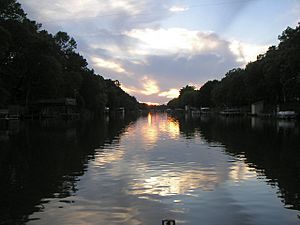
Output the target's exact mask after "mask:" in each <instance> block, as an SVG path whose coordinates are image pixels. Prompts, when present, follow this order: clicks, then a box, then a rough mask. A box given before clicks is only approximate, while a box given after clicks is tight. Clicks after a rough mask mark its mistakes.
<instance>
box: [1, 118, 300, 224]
mask: <svg viewBox="0 0 300 225" xmlns="http://www.w3.org/2000/svg"><path fill="white" fill-rule="evenodd" d="M287 123H288V124H287ZM287 123H284V122H283V121H271V120H260V119H258V118H256V119H250V118H248V119H245V118H234V119H232V118H224V117H220V118H219V117H215V118H213V117H199V118H190V117H187V118H185V116H183V117H175V116H168V115H167V114H148V115H147V116H145V117H140V118H139V119H138V120H136V121H135V120H132V119H130V118H128V119H127V118H126V117H125V118H123V119H121V120H118V119H109V120H101V121H91V122H86V123H74V124H73V123H63V122H55V121H52V122H51V121H46V122H44V123H42V124H40V123H33V124H32V123H30V124H27V125H22V126H23V127H22V128H21V129H20V131H19V132H17V133H14V135H9V138H8V139H3V140H1V146H0V148H1V151H0V154H1V155H0V156H1V157H0V166H1V167H0V168H1V172H0V175H1V181H0V182H1V183H0V184H1V186H0V191H1V194H2V195H1V196H2V197H1V201H0V207H1V212H0V224H29V225H34V224H37V225H41V224H45V225H52V224H91V225H92V224H93V225H95V224H99V225H102V224H105V225H107V224H108V225H110V224H111V225H112V224H114V225H117V224H128V225H139V224H141V225H142V224H147V225H152V224H153V225H155V224H160V223H161V220H162V219H164V218H173V219H176V221H177V222H178V223H179V224H189V225H190V224H192V225H193V224H195V225H196V224H197V225H198V224H239V225H240V224H247V225H250V224H251V225H254V224H268V225H270V224H288V225H289V224H298V223H299V219H298V218H297V215H298V214H299V210H300V204H299V202H300V201H299V194H300V193H299V190H300V186H299V185H300V181H299V180H300V179H299V174H300V173H299V171H300V168H299V163H298V162H299V159H300V158H299V151H298V150H299V149H300V143H299V142H300V139H299V126H298V124H297V123H293V124H292V123H290V122H287ZM290 209H294V210H290ZM199 221H200V222H201V223H200V222H199Z"/></svg>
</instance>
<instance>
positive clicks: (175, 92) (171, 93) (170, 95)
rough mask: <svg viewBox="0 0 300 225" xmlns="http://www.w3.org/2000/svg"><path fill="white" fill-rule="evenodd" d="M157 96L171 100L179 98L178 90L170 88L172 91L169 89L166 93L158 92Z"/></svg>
mask: <svg viewBox="0 0 300 225" xmlns="http://www.w3.org/2000/svg"><path fill="white" fill-rule="evenodd" d="M158 96H161V97H166V98H171V99H172V98H177V97H178V96H179V90H178V89H175V88H172V89H169V90H168V91H163V92H160V93H159V94H158Z"/></svg>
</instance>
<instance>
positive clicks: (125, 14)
mask: <svg viewBox="0 0 300 225" xmlns="http://www.w3.org/2000/svg"><path fill="white" fill-rule="evenodd" d="M20 2H21V3H22V4H23V5H24V8H25V10H26V11H27V12H28V14H29V17H30V18H32V19H35V20H37V21H39V22H42V23H43V24H44V27H45V28H46V29H48V30H50V31H51V32H53V33H56V32H57V31H58V30H64V31H67V32H68V33H69V34H70V35H71V36H73V37H74V38H75V39H76V40H77V43H78V50H79V52H80V53H81V54H83V56H84V57H85V58H87V60H88V62H89V65H90V67H91V68H94V69H95V71H96V72H97V73H99V74H100V75H103V76H104V77H105V78H111V79H118V80H120V81H121V83H122V84H123V85H124V86H125V87H127V88H128V91H130V93H131V94H133V95H135V96H137V98H138V100H140V101H144V102H160V103H163V102H166V101H168V99H167V98H165V97H162V96H158V94H159V93H160V92H163V91H168V90H169V89H172V88H177V89H178V88H180V87H182V86H184V85H186V84H188V83H194V84H199V85H200V84H203V83H205V82H206V81H207V80H209V79H216V78H220V77H222V76H223V75H224V73H225V72H226V71H228V70H229V69H231V68H233V67H238V66H241V63H238V62H237V55H236V54H234V53H233V51H232V49H230V42H229V41H227V40H223V39H222V38H220V37H219V36H218V35H216V34H214V33H205V32H200V31H192V30H187V29H184V28H182V29H175V28H174V29H168V28H165V29H162V25H161V24H160V23H161V21H162V20H163V19H165V18H168V17H170V16H171V12H170V11H169V10H168V9H169V8H170V7H171V6H172V5H173V1H172V0H167V1H164V3H163V4H162V2H161V1H158V0H145V1H140V0H116V1H113V2H114V3H115V5H114V4H113V3H112V2H110V1H108V2H106V1H100V0H86V1H79V0H74V2H72V5H69V4H67V3H66V2H65V1H63V0H52V1H46V0H45V1H36V0H26V1H25V0H21V1H20ZM105 7H106V8H105ZM237 9H241V8H233V10H237ZM232 17H233V16H231V18H232ZM229 20H230V18H229V17H228V21H229ZM228 23H229V22H228ZM152 36H153V37H154V38H153V37H152ZM149 37H152V38H149ZM176 38H177V39H178V40H176ZM165 45H167V47H166V48H164V47H165ZM169 45H170V46H169ZM145 82H146V84H145ZM147 82H148V83H147ZM147 85H148V86H147ZM151 85H152V86H151ZM147 88H148V89H149V90H146V89H147ZM151 88H153V90H154V92H156V93H152V92H151V90H150V89H151ZM156 88H157V89H158V90H159V91H158V92H157V91H156ZM148 92H149V94H148ZM145 93H147V94H145Z"/></svg>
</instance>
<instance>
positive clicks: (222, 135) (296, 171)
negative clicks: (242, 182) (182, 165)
mask: <svg viewBox="0 0 300 225" xmlns="http://www.w3.org/2000/svg"><path fill="white" fill-rule="evenodd" d="M178 119H179V120H180V131H181V133H182V134H183V135H184V136H185V137H187V138H191V137H195V135H197V134H198V135H201V137H202V138H204V139H205V140H206V141H207V142H209V143H210V142H218V143H222V144H223V145H224V146H225V150H226V152H227V153H229V154H233V155H238V156H240V155H244V156H245V158H246V163H247V164H248V165H249V166H250V167H254V168H255V169H256V171H263V174H264V175H265V176H266V177H267V179H269V183H270V184H271V185H277V186H278V187H279V189H280V193H279V195H280V196H279V197H280V198H282V201H283V202H284V204H285V207H287V208H291V209H297V210H300V163H299V162H300V152H299V149H300V135H299V126H296V124H295V123H293V122H290V124H289V126H287V125H286V124H284V125H285V126H283V125H282V122H281V121H271V120H269V121H268V120H265V121H264V120H259V119H257V121H255V123H254V121H253V120H252V121H251V119H250V118H247V119H245V118H226V117H214V118H213V117H206V118H204V119H202V118H198V119H196V120H184V118H178ZM292 123H293V124H292Z"/></svg>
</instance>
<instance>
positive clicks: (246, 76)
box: [168, 24, 300, 108]
mask: <svg viewBox="0 0 300 225" xmlns="http://www.w3.org/2000/svg"><path fill="white" fill-rule="evenodd" d="M278 39H279V41H280V43H279V45H278V46H271V47H269V49H268V51H267V52H266V53H265V54H262V55H259V56H257V60H256V61H255V62H250V63H248V64H247V65H246V67H245V69H241V68H237V69H232V70H230V71H229V72H227V73H226V74H225V77H224V78H223V79H221V80H220V81H217V80H213V81H208V82H206V83H205V84H204V85H203V86H202V87H201V88H200V89H199V90H196V89H195V87H193V86H186V87H183V88H182V89H181V90H180V95H179V97H178V98H175V99H173V100H171V101H169V102H168V106H169V107H173V108H178V107H179V108H182V107H184V106H185V105H190V106H194V107H221V108H223V107H239V106H246V105H250V104H251V103H253V102H257V101H264V102H265V103H266V104H270V105H276V104H287V103H293V104H297V105H299V104H300V24H299V25H298V26H297V27H296V28H295V29H293V28H290V27H288V28H287V29H286V30H285V31H283V32H282V34H281V35H280V36H279V37H278Z"/></svg>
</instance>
